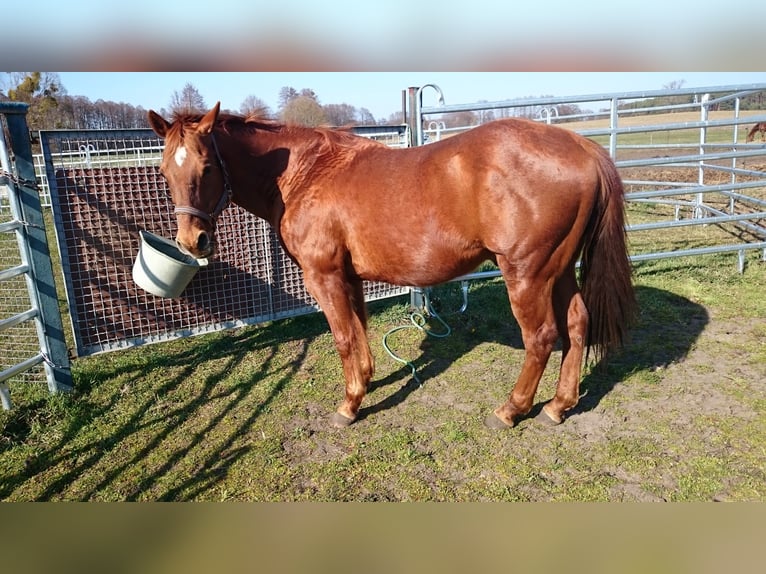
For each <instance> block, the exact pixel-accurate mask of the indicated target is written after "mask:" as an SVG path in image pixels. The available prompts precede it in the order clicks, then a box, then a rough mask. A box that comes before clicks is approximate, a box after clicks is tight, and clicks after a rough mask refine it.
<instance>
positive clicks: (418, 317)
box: [383, 281, 468, 386]
mask: <svg viewBox="0 0 766 574" xmlns="http://www.w3.org/2000/svg"><path fill="white" fill-rule="evenodd" d="M462 291H463V306H462V307H460V309H459V310H458V311H457V312H458V313H463V312H464V311H465V310H466V309H467V308H468V282H467V281H463V282H462ZM423 299H424V301H425V303H424V310H425V313H421V312H420V311H413V312H412V313H410V324H409V325H399V326H398V327H394V328H393V329H390V330H389V331H388V332H387V333H386V334H385V335H383V349H384V350H385V351H386V353H388V356H389V357H391V358H392V359H393V360H394V361H396V362H397V363H401V364H403V365H405V366H407V367H409V368H410V371H411V372H412V378H413V379H414V380H415V382H416V383H417V384H418V385H419V386H422V385H423V382H422V381H421V380H420V377H418V373H417V369H416V368H415V365H414V364H413V363H412V361H408V360H406V359H403V358H401V357H400V356H398V355H397V354H396V353H394V352H393V351H392V350H391V348H390V346H389V344H388V338H389V337H390V336H391V335H393V334H394V333H397V332H399V331H403V330H404V329H418V330H419V331H422V332H423V333H425V334H426V335H428V336H429V337H434V338H437V339H443V338H445V337H449V336H450V335H451V334H452V329H451V328H450V326H449V325H448V324H447V323H446V322H445V321H444V319H442V318H441V316H439V314H438V313H437V312H436V311H435V310H434V308H433V305H431V290H430V289H425V290H424V291H423ZM426 315H427V316H428V317H431V318H433V319H436V320H437V321H438V322H439V323H441V324H442V326H443V327H444V332H435V331H434V330H433V329H427V328H426V325H427V324H428V317H427V316H426Z"/></svg>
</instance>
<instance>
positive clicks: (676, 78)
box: [58, 72, 766, 120]
mask: <svg viewBox="0 0 766 574" xmlns="http://www.w3.org/2000/svg"><path fill="white" fill-rule="evenodd" d="M58 74H59V77H60V79H61V82H62V84H63V86H64V88H65V89H66V90H67V93H68V94H69V95H72V96H85V97H87V98H88V99H90V100H91V101H97V100H99V99H102V100H106V101H114V102H125V103H129V104H132V105H134V106H142V107H143V108H145V109H147V110H149V109H154V110H155V111H160V110H161V109H162V108H166V109H168V108H169V107H170V101H171V97H172V95H173V93H174V92H175V91H178V92H180V91H181V90H182V89H183V87H184V85H185V84H186V83H187V82H188V83H191V84H193V85H194V87H196V88H197V90H198V91H199V92H200V94H201V95H202V97H203V98H204V99H205V103H206V104H207V105H208V106H212V105H214V104H215V103H216V102H217V101H220V102H221V106H222V107H223V108H224V109H230V110H234V111H237V110H239V107H240V105H241V104H242V102H243V101H244V100H245V98H246V97H247V96H250V95H253V96H256V97H258V98H260V99H262V100H263V101H265V102H266V103H267V104H268V105H269V106H270V107H271V110H272V111H276V110H277V109H278V98H279V91H280V89H281V88H282V87H285V86H290V87H293V88H295V89H296V90H301V89H302V88H309V89H312V90H314V92H315V93H316V94H317V96H318V98H319V102H320V103H321V104H342V103H346V104H350V105H352V106H354V107H355V108H357V109H361V108H367V109H368V110H369V111H370V112H371V113H372V115H373V116H375V118H376V119H379V120H380V119H388V117H389V116H390V115H391V114H393V113H395V112H397V111H400V110H401V107H402V90H406V89H407V88H408V87H410V86H416V87H421V86H426V85H427V84H436V85H437V86H438V87H439V88H440V89H441V91H442V93H443V95H444V99H445V102H446V103H447V104H469V103H475V102H479V101H482V100H485V101H500V100H506V99H515V98H525V97H536V96H579V95H589V94H603V93H612V92H640V91H649V90H659V89H662V88H663V87H665V86H666V85H668V84H670V83H672V82H683V87H685V88H694V87H711V86H728V85H741V84H751V83H766V72H58ZM422 97H423V105H424V106H435V105H437V98H438V93H437V91H436V90H434V89H431V88H424V89H423V91H422Z"/></svg>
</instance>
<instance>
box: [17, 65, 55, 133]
mask: <svg viewBox="0 0 766 574" xmlns="http://www.w3.org/2000/svg"><path fill="white" fill-rule="evenodd" d="M9 79H10V83H11V84H12V85H13V87H11V88H9V89H8V93H7V97H8V99H10V100H13V101H16V102H24V103H27V104H29V110H28V111H27V124H28V125H29V128H30V129H32V130H40V129H46V128H58V127H63V126H61V125H60V123H59V122H57V108H58V104H59V102H58V97H60V96H62V95H64V94H65V93H66V90H64V88H63V87H62V85H61V80H60V79H59V76H58V74H56V73H52V72H16V73H9Z"/></svg>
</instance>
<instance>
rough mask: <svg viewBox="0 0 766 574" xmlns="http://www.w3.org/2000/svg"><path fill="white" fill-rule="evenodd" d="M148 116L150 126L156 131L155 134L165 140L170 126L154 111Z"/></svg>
mask: <svg viewBox="0 0 766 574" xmlns="http://www.w3.org/2000/svg"><path fill="white" fill-rule="evenodd" d="M147 115H148V116H149V125H150V126H151V128H152V129H153V130H154V133H156V134H157V135H158V136H160V137H161V138H164V137H165V136H166V135H167V133H168V130H169V129H170V124H169V123H168V122H167V121H166V120H165V118H163V117H162V116H161V115H159V114H158V113H157V112H155V111H154V110H149V113H148V114H147Z"/></svg>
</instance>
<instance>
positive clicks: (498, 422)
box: [484, 413, 514, 430]
mask: <svg viewBox="0 0 766 574" xmlns="http://www.w3.org/2000/svg"><path fill="white" fill-rule="evenodd" d="M484 426H486V427H487V428H491V429H493V430H503V429H509V428H513V426H514V425H509V424H508V423H507V422H505V421H504V420H503V419H501V418H500V417H499V416H497V415H496V414H495V413H490V414H489V415H488V416H487V418H486V419H484Z"/></svg>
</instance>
